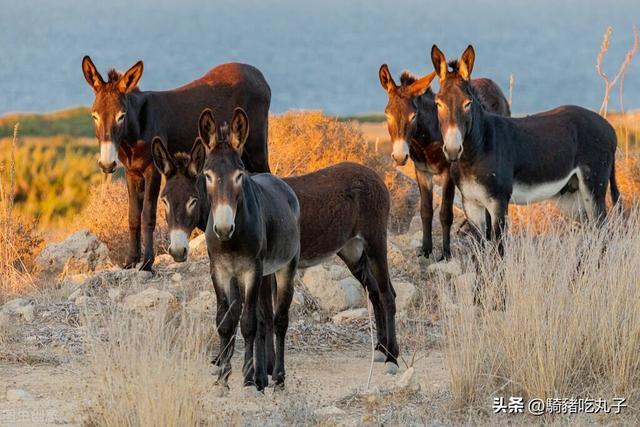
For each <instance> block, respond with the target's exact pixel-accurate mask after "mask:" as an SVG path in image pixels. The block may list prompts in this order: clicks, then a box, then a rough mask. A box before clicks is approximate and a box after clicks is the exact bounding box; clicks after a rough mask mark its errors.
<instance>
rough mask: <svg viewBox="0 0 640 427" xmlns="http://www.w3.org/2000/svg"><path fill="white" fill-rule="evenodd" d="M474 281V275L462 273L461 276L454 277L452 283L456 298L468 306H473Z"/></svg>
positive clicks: (475, 278)
mask: <svg viewBox="0 0 640 427" xmlns="http://www.w3.org/2000/svg"><path fill="white" fill-rule="evenodd" d="M476 280H477V276H476V273H464V274H463V275H460V276H458V277H456V278H455V280H454V282H453V285H454V287H455V290H456V292H457V294H458V297H459V298H460V300H462V301H463V302H465V303H466V304H468V305H471V304H473V295H474V292H475V288H476Z"/></svg>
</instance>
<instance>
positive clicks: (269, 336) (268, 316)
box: [258, 274, 276, 375]
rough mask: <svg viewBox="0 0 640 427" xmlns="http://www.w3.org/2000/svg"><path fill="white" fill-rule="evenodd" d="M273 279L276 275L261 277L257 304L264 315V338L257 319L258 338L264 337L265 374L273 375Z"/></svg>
mask: <svg viewBox="0 0 640 427" xmlns="http://www.w3.org/2000/svg"><path fill="white" fill-rule="evenodd" d="M275 280H276V277H275V275H273V274H272V275H269V276H265V277H263V279H262V284H261V285H260V296H259V298H258V305H259V307H260V310H261V311H262V314H263V316H264V322H263V323H264V334H263V335H264V338H262V336H261V335H260V334H261V331H260V327H261V323H260V320H258V338H259V339H261V340H262V339H264V347H265V352H266V366H267V374H269V375H273V363H274V360H275V350H274V344H273V295H274V294H273V292H274V291H275Z"/></svg>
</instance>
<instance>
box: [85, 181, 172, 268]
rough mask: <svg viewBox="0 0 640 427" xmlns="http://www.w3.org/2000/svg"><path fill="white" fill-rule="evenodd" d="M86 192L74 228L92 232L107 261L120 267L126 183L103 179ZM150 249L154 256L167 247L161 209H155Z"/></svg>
mask: <svg viewBox="0 0 640 427" xmlns="http://www.w3.org/2000/svg"><path fill="white" fill-rule="evenodd" d="M90 191H91V193H90V195H89V199H88V202H87V204H86V206H85V208H84V209H83V210H82V212H81V213H80V217H79V218H78V220H77V222H76V224H77V227H76V228H77V229H83V228H86V229H88V230H90V231H91V232H92V233H94V234H95V235H96V236H97V237H98V239H100V240H101V241H103V242H104V243H105V244H106V245H107V247H108V248H109V256H110V257H111V260H112V261H113V262H115V263H119V264H123V263H124V262H125V259H126V257H127V254H128V252H129V196H128V193H127V186H126V183H125V182H123V181H120V180H115V181H109V180H105V182H104V183H102V184H100V185H97V186H94V187H92V188H91V190H90ZM154 246H155V248H156V254H158V253H164V252H166V250H167V248H168V247H169V235H168V232H167V221H166V219H165V212H164V209H158V216H157V222H156V231H155V233H154Z"/></svg>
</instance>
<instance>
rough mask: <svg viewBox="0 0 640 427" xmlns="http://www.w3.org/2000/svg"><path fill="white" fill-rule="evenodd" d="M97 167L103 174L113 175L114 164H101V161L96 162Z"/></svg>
mask: <svg viewBox="0 0 640 427" xmlns="http://www.w3.org/2000/svg"><path fill="white" fill-rule="evenodd" d="M98 166H100V169H102V172H103V173H113V171H115V170H116V162H111V163H103V162H102V160H98Z"/></svg>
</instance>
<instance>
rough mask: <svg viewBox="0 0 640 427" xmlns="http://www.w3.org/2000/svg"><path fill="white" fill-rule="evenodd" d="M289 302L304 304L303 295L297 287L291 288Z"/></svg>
mask: <svg viewBox="0 0 640 427" xmlns="http://www.w3.org/2000/svg"><path fill="white" fill-rule="evenodd" d="M291 304H293V305H300V306H302V305H304V295H303V294H302V292H301V291H300V290H299V289H297V288H295V289H294V290H293V300H292V301H291Z"/></svg>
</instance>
